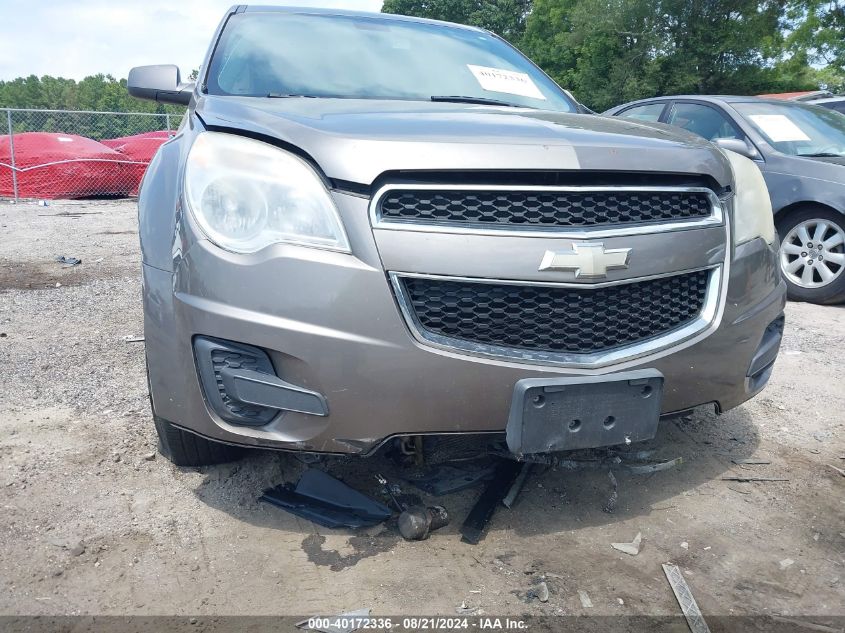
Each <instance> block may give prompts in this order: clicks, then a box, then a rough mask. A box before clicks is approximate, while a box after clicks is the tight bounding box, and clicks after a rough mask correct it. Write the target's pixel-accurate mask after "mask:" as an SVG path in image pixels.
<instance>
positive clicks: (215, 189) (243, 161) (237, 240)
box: [185, 132, 349, 253]
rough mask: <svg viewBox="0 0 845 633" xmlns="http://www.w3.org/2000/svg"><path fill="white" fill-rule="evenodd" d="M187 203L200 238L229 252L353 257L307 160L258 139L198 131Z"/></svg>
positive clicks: (187, 173)
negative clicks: (304, 249) (325, 252)
mask: <svg viewBox="0 0 845 633" xmlns="http://www.w3.org/2000/svg"><path fill="white" fill-rule="evenodd" d="M185 197H186V199H187V201H188V205H189V206H190V209H191V212H192V213H193V216H194V218H195V219H196V221H197V223H198V224H199V225H200V228H201V229H202V231H203V233H205V234H206V236H208V239H210V240H211V241H212V242H214V243H215V244H217V245H218V246H220V247H221V248H224V249H226V250H228V251H234V252H236V253H254V252H256V251H259V250H261V249H262V248H264V247H265V246H269V245H270V244H276V243H278V242H287V243H291V244H301V245H303V246H314V247H318V248H327V249H331V250H337V251H344V252H347V253H348V252H349V241H348V240H347V238H346V233H345V231H344V230H343V225H342V224H341V222H340V217H339V216H338V213H337V209H336V208H335V206H334V203H333V202H332V199H331V196H330V195H329V192H328V191H327V190H326V187H325V185H324V184H323V181H322V180H320V177H319V176H318V175H317V174H316V173H315V171H314V170H313V169H312V168H311V166H310V165H308V163H306V162H305V161H304V160H302V159H301V158H299V157H298V156H295V155H294V154H291V153H290V152H286V151H284V150H281V149H279V148H278V147H274V146H273V145H268V144H267V143H262V142H261V141H255V140H252V139H248V138H244V137H241V136H235V135H234V134H223V133H218V132H201V133H200V134H199V135H198V136H197V138H196V139H195V140H194V144H193V146H192V147H191V151H190V153H189V154H188V162H187V165H186V167H185Z"/></svg>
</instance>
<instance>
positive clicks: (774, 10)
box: [0, 0, 845, 129]
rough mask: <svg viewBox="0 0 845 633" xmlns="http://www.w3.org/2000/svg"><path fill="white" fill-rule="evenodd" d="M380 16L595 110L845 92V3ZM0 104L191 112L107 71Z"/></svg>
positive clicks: (429, 5) (33, 80)
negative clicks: (436, 27) (459, 31)
mask: <svg viewBox="0 0 845 633" xmlns="http://www.w3.org/2000/svg"><path fill="white" fill-rule="evenodd" d="M382 10H383V11H384V12H387V13H400V14H404V15H414V16H419V17H426V18H435V19H441V20H448V21H451V22H460V23H464V24H472V25H475V26H480V27H483V28H486V29H489V30H491V31H493V32H495V33H497V34H499V35H501V36H502V37H504V38H505V39H507V40H509V41H510V42H511V43H512V44H514V45H515V46H517V47H518V48H520V49H521V50H522V51H523V52H524V53H526V54H527V55H528V56H529V57H531V58H532V59H533V60H534V61H535V62H537V63H538V64H539V65H540V66H541V67H542V68H543V70H545V71H546V72H547V73H548V74H549V75H551V76H552V77H553V78H554V79H555V80H556V81H557V82H558V83H559V84H560V85H561V86H563V87H564V88H567V89H568V90H570V91H571V92H573V93H574V94H575V96H576V97H577V98H578V99H579V100H580V101H582V102H583V103H584V104H586V105H587V106H589V107H591V108H593V109H594V110H597V111H603V110H605V109H606V108H609V107H611V106H614V105H617V104H619V103H623V102H625V101H631V100H633V99H639V98H645V97H651V96H655V95H662V94H683V93H688V94H689V93H692V94H696V93H697V94H760V93H767V92H788V91H795V90H815V89H818V88H824V89H827V90H830V91H832V92H845V0H533V1H532V0H385V2H384V7H383V9H382ZM195 73H196V71H194V73H193V74H194V76H195ZM2 107H11V108H40V109H44V108H49V109H59V110H108V111H114V112H158V113H165V112H170V113H171V114H181V113H182V112H183V111H184V108H180V107H176V106H164V105H162V104H157V103H153V102H150V101H141V100H138V99H134V98H132V97H130V96H129V94H128V93H127V92H126V80H125V79H115V78H114V77H112V76H111V75H94V76H91V77H86V78H85V79H82V80H81V81H75V80H73V79H64V78H61V77H50V76H44V77H36V76H34V75H33V76H29V77H21V78H18V79H14V80H11V81H0V108H2ZM133 129H134V128H133Z"/></svg>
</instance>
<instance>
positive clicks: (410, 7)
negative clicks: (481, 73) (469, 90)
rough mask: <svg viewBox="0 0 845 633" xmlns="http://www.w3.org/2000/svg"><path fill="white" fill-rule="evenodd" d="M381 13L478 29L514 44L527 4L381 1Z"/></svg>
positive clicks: (514, 0)
mask: <svg viewBox="0 0 845 633" xmlns="http://www.w3.org/2000/svg"><path fill="white" fill-rule="evenodd" d="M381 10H382V12H384V13H396V14H399V15H413V16H416V17H420V18H430V19H433V20H446V21H447V22H458V23H459V24H469V25H471V26H478V27H481V28H483V29H487V30H488V31H493V32H494V33H496V34H497V35H500V36H502V37H504V38H505V39H506V40H508V41H510V42H512V43H514V44H518V43H519V41H520V39H521V38H522V34H523V32H524V31H525V20H526V17H527V16H528V13H529V11H530V10H531V0H385V1H384V5H383V6H382V9H381Z"/></svg>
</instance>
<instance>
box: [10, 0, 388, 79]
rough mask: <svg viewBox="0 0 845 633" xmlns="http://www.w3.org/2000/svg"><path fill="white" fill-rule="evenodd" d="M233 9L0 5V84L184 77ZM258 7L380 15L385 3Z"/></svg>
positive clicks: (362, 0)
mask: <svg viewBox="0 0 845 633" xmlns="http://www.w3.org/2000/svg"><path fill="white" fill-rule="evenodd" d="M241 2H242V3H243V0H241ZM234 4H238V2H237V0H0V80H9V79H14V78H15V77H26V76H29V75H38V76H39V77H40V76H42V75H52V76H54V77H66V78H69V79H77V80H78V79H82V78H83V77H86V76H88V75H94V74H97V73H103V74H111V75H113V76H114V77H117V78H122V77H126V76H127V74H128V73H129V69H130V68H132V67H133V66H141V65H144V64H177V65H178V66H179V67H180V69H181V71H182V75H183V77H185V78H187V76H188V75H189V74H190V72H191V70H193V69H194V68H197V67H198V66H199V65H200V63H201V62H202V58H203V56H204V55H205V51H206V48H207V47H208V44H209V41H210V40H211V36H212V35H213V34H214V29H215V28H216V27H217V24H218V23H219V22H220V20H221V18H222V17H223V14H224V13H225V12H226V10H227V9H228V8H229V7H231V6H232V5H234ZM246 4H249V2H248V0H247V2H246ZM256 4H268V5H269V4H272V5H292V6H308V7H331V8H341V9H354V10H359V11H378V10H380V9H381V5H382V0H296V1H293V2H292V1H288V0H261V1H259V2H256Z"/></svg>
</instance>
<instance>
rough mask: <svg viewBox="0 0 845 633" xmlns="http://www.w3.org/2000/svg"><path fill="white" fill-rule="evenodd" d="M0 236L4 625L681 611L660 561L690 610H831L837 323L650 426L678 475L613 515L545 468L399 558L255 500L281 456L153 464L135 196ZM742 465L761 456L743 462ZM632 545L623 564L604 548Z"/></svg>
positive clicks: (361, 536) (360, 465)
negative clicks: (726, 406) (676, 576)
mask: <svg viewBox="0 0 845 633" xmlns="http://www.w3.org/2000/svg"><path fill="white" fill-rule="evenodd" d="M0 234H2V236H3V238H4V239H3V240H2V241H0V368H2V375H1V376H2V377H0V507H1V508H2V511H0V541H2V543H3V547H2V548H0V586H2V590H1V591H0V615H4V614H5V615H23V614H43V615H61V614H114V615H126V614H144V615H147V614H190V615H197V616H205V615H210V614H217V615H223V614H298V615H308V614H319V613H323V614H331V613H339V612H341V611H345V610H351V609H356V608H361V607H370V608H371V609H372V610H373V613H374V614H408V613H416V614H443V615H454V614H455V610H456V608H457V607H459V606H460V605H461V604H462V603H464V604H465V605H467V606H469V607H478V608H479V609H481V612H483V613H485V614H512V615H519V614H534V615H562V614H574V615H580V614H606V615H622V614H627V615H632V614H633V615H636V614H676V613H677V612H678V606H677V603H676V601H675V598H674V597H673V595H672V592H671V590H670V588H669V586H668V584H667V582H666V580H665V578H664V577H663V573H662V569H661V566H660V564H661V563H664V562H667V561H671V562H674V563H675V564H677V565H679V566H680V567H681V569H682V570H683V572H684V575H685V578H686V580H687V582H688V583H689V585H690V587H691V588H692V591H693V592H694V594H695V596H696V598H697V600H698V603H699V605H700V606H701V608H702V610H703V611H704V613H705V614H714V615H717V614H718V615H741V614H782V615H785V616H795V615H809V616H813V617H814V618H816V619H818V621H820V622H821V621H824V620H825V618H830V617H832V616H843V615H845V606H843V605H845V599H843V597H844V596H845V590H844V589H843V587H844V586H845V569H843V561H845V522H843V518H845V495H843V491H845V477H843V476H842V475H841V474H839V473H838V472H837V471H836V470H835V469H834V468H832V467H831V466H836V467H838V468H845V459H843V458H845V441H843V434H842V429H843V422H845V419H844V418H845V388H843V379H842V376H843V370H845V358H843V353H842V350H843V342H845V308H843V307H820V306H813V305H806V304H790V305H789V306H788V307H787V330H786V334H785V338H784V345H783V349H782V352H781V356H780V358H779V360H778V363H777V366H776V369H775V373H774V377H773V379H772V382H771V384H770V385H769V386H768V388H767V389H766V390H765V391H764V392H763V393H762V394H761V395H760V396H758V397H757V398H756V399H754V400H753V401H751V402H749V403H747V404H746V405H744V406H742V407H739V408H737V409H735V410H733V411H730V412H728V413H727V414H725V415H723V416H720V417H716V416H714V415H713V414H712V413H710V412H707V411H701V412H697V413H696V414H695V415H694V416H692V417H691V418H688V419H683V420H677V421H673V422H666V423H664V424H662V425H661V429H660V432H659V435H658V437H657V438H656V440H655V441H654V442H653V443H652V446H653V447H654V448H655V449H656V450H657V454H658V455H660V456H663V457H666V458H671V457H677V456H681V457H683V458H684V463H683V464H682V465H681V466H680V467H678V468H676V469H673V470H671V471H667V472H661V473H656V474H653V475H650V476H636V475H630V474H624V473H620V474H618V475H617V478H618V481H619V501H618V503H617V506H616V509H615V511H614V512H613V513H607V512H604V511H603V507H604V505H605V503H606V501H607V498H608V494H609V482H608V478H607V473H606V472H567V471H555V470H546V471H544V472H541V471H539V470H538V471H535V473H534V474H532V476H531V478H530V479H529V480H528V484H527V487H526V489H525V490H524V492H523V494H522V496H521V497H520V499H519V502H518V504H517V505H516V507H515V508H514V509H513V510H511V511H507V510H504V509H500V510H499V511H497V513H496V515H495V517H494V519H493V521H492V524H491V527H490V530H489V533H488V534H487V536H486V538H485V539H484V540H483V541H482V542H481V543H480V544H479V545H477V546H469V545H466V544H463V543H461V542H460V539H459V534H458V527H459V524H460V522H461V520H462V517H463V516H465V514H466V512H467V511H468V509H469V508H470V507H471V505H472V503H473V501H474V499H475V497H476V495H477V490H470V491H464V492H462V493H458V494H455V495H451V496H449V497H445V498H443V499H441V500H440V502H441V503H443V504H444V505H446V507H447V508H448V509H449V511H450V512H451V513H452V515H453V516H454V517H456V518H455V520H454V521H453V524H452V525H450V526H448V527H446V528H444V529H443V530H441V531H438V532H436V533H435V534H433V535H432V536H431V538H429V539H428V540H427V541H423V542H415V543H408V542H404V541H402V539H401V538H400V537H399V536H398V534H397V531H396V528H395V525H393V524H390V523H389V524H387V525H386V526H381V527H379V528H376V529H372V530H369V531H364V532H358V533H355V532H349V531H344V530H326V529H323V528H320V527H317V526H315V525H313V524H311V523H310V522H308V521H304V520H300V519H297V518H295V517H292V516H290V515H288V514H285V513H284V512H282V511H280V510H278V509H275V508H273V507H268V506H266V505H263V504H259V503H258V502H257V501H256V497H257V495H258V494H259V492H260V491H261V490H262V489H263V488H264V487H266V486H268V485H275V484H277V483H280V482H282V481H286V480H290V479H292V478H295V477H296V476H297V473H298V472H299V471H301V469H302V464H301V463H300V462H299V461H297V460H296V459H294V458H293V457H291V456H286V455H283V454H277V453H271V452H259V451H256V452H253V453H252V454H250V456H249V457H247V458H246V459H244V460H242V461H240V462H238V463H234V464H228V465H223V466H219V467H213V468H202V469H180V468H176V467H174V466H172V465H171V464H170V463H169V462H167V461H166V460H165V459H163V458H162V457H161V456H160V455H156V452H155V451H156V442H155V435H154V431H153V426H152V421H151V419H150V415H149V411H148V407H147V399H146V397H147V396H146V384H145V379H144V361H143V353H144V348H143V344H142V343H127V342H125V341H124V340H123V338H124V337H127V336H138V335H140V334H142V318H141V282H140V271H139V254H138V246H137V226H136V218H135V207H134V205H133V204H132V203H130V202H76V203H54V204H51V205H50V206H48V207H40V206H35V205H26V204H20V205H11V204H2V203H0ZM59 255H66V256H74V257H79V258H81V259H82V260H83V262H82V264H81V265H79V266H74V267H70V268H63V267H62V266H61V264H58V263H56V262H55V261H54V260H55V258H56V257H57V256H59ZM751 458H753V459H755V460H759V461H766V462H770V463H766V464H759V465H738V464H735V463H734V462H735V461H739V460H743V459H751ZM326 466H327V467H328V468H330V469H331V470H332V472H334V473H337V474H339V475H341V476H345V477H346V478H347V479H349V480H354V481H356V482H357V484H356V485H359V487H360V488H361V489H362V490H364V491H366V492H369V493H371V494H376V493H377V490H376V488H377V484H376V483H375V482H374V480H373V478H372V474H374V473H376V472H384V473H385V474H387V475H389V476H394V477H395V476H396V475H397V474H398V473H397V471H396V470H395V469H394V468H393V466H392V465H391V464H389V463H388V462H387V461H385V460H384V459H383V458H381V457H375V458H372V459H369V460H365V461H363V462H360V461H357V460H332V461H331V462H330V463H328V464H327V465H326ZM731 474H739V475H754V476H763V477H775V478H785V479H787V481H784V482H767V483H737V482H729V481H723V480H722V477H724V476H727V475H731ZM638 532H639V533H642V538H643V541H642V547H641V550H640V553H639V554H638V555H636V556H629V555H627V554H624V553H621V552H619V551H616V550H614V549H612V548H611V546H610V543H611V542H623V541H631V540H632V539H633V538H634V536H635V535H636V534H637V533H638ZM542 581H545V582H546V584H547V586H548V589H549V599H548V601H547V602H540V601H539V600H538V599H535V598H533V595H534V593H535V592H536V590H537V588H538V586H539V583H540V582H542ZM583 595H586V596H588V597H589V601H590V603H591V604H592V606H585V601H583V600H582V597H583Z"/></svg>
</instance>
